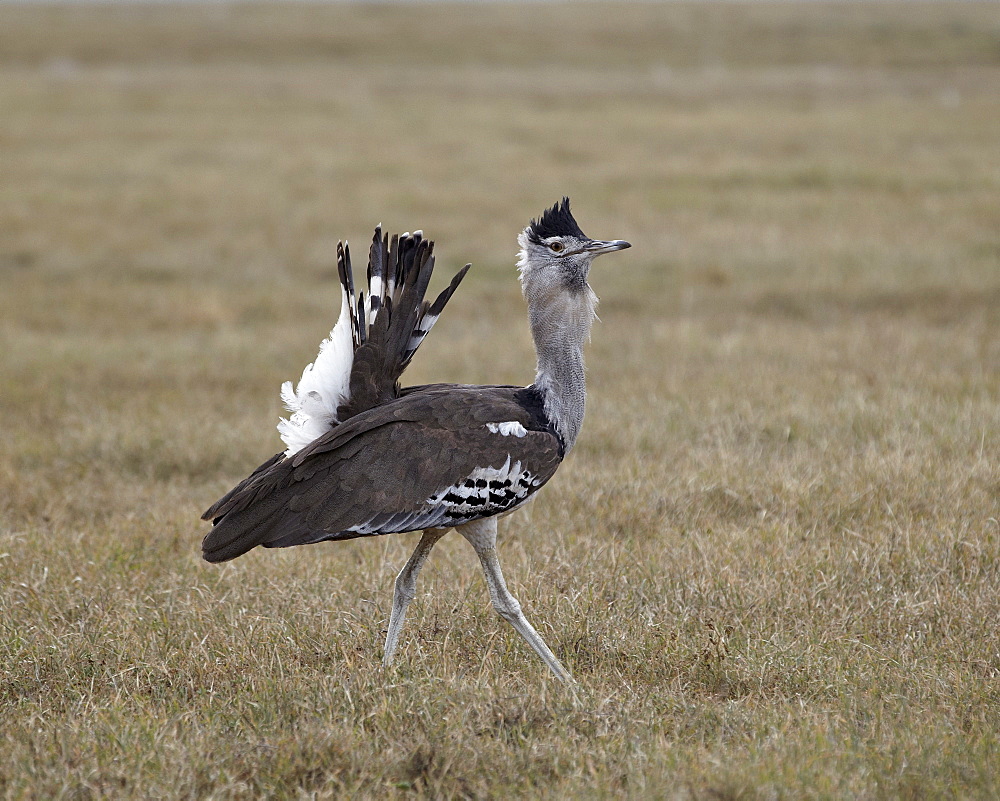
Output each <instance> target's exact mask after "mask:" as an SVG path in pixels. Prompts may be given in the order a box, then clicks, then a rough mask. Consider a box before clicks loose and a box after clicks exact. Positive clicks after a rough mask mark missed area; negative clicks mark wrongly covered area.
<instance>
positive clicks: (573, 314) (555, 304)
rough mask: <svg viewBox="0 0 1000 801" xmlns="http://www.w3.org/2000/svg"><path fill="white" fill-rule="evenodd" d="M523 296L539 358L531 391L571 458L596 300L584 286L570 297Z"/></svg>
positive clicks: (562, 292) (580, 414)
mask: <svg viewBox="0 0 1000 801" xmlns="http://www.w3.org/2000/svg"><path fill="white" fill-rule="evenodd" d="M525 295H526V297H527V299H528V321H529V323H530V324H531V334H532V337H533V338H534V340H535V352H536V353H537V355H538V369H537V372H536V374H535V386H536V387H537V388H538V389H539V390H541V392H542V396H543V398H544V403H545V414H546V415H547V416H548V418H549V420H551V421H552V424H553V425H554V426H555V428H556V430H557V431H558V432H559V435H560V436H561V437H562V439H563V444H564V445H565V448H566V452H567V453H569V451H570V450H571V449H572V448H573V445H574V443H575V442H576V438H577V436H578V435H579V433H580V428H581V427H582V426H583V414H584V409H585V407H586V403H587V384H586V376H585V373H584V365H583V343H584V342H586V341H587V340H588V339H589V338H590V326H591V323H593V321H594V318H595V316H596V315H595V311H594V310H595V307H596V305H597V296H596V295H594V293H593V292H592V291H591V289H590V287H589V286H586V285H584V288H583V289H582V290H574V291H571V292H568V291H566V290H565V289H560V291H557V292H531V291H530V288H528V287H526V291H525Z"/></svg>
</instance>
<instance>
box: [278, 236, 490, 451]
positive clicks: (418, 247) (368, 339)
mask: <svg viewBox="0 0 1000 801" xmlns="http://www.w3.org/2000/svg"><path fill="white" fill-rule="evenodd" d="M470 267H471V265H469V264H467V265H465V267H464V268H463V269H462V270H460V271H459V272H458V273H457V274H456V275H455V277H454V278H453V279H452V281H451V283H450V284H449V286H448V287H447V288H446V289H445V290H444V291H442V292H441V293H440V294H439V295H438V296H437V298H436V299H435V300H434V302H433V303H431V302H430V301H427V300H425V299H424V295H425V293H426V292H427V287H428V284H429V283H430V279H431V274H432V273H433V271H434V242H433V241H432V240H428V239H424V236H423V232H421V231H415V232H414V233H412V234H410V233H405V234H403V235H402V236H399V235H397V234H393V235H392V236H391V237H390V236H389V234H383V233H382V227H381V226H379V227H377V228H376V229H375V235H374V236H373V237H372V244H371V248H370V250H369V256H368V273H367V279H368V280H367V284H368V287H367V290H368V291H367V293H366V292H365V291H364V290H362V291H361V292H360V293H356V291H355V284H354V272H353V269H352V267H351V251H350V247H349V245H348V244H347V243H345V242H340V243H338V245H337V272H338V275H339V277H340V289H341V306H340V317H339V318H338V320H337V323H336V325H335V326H334V327H333V330H331V331H330V335H329V336H328V337H327V338H326V339H324V340H323V342H322V343H321V344H320V348H319V354H318V355H317V356H316V360H315V361H313V362H312V363H311V364H308V365H307V366H306V368H305V369H304V370H303V371H302V377H301V378H300V379H299V381H298V384H297V385H296V386H295V387H294V389H293V387H292V382H291V381H286V382H285V383H284V384H283V385H282V387H281V399H282V401H283V402H284V404H285V407H286V408H287V409H288V411H289V412H290V413H291V415H290V417H288V418H282V419H281V420H280V421H279V423H278V432H279V433H280V435H281V439H282V441H283V442H284V444H285V452H284V453H285V456H288V457H291V456H294V455H295V454H296V453H298V452H299V451H301V450H302V449H303V448H305V447H306V446H307V445H309V444H310V443H312V442H313V441H315V440H316V439H317V438H318V437H321V436H322V435H323V434H325V433H326V432H328V431H329V430H330V429H331V428H333V427H334V426H336V425H337V424H339V423H341V422H343V421H344V420H346V419H348V418H349V417H352V416H354V415H355V414H358V413H359V412H362V411H365V410H366V409H370V408H373V407H374V406H377V405H379V404H381V403H385V402H387V401H389V400H391V399H392V398H394V397H398V396H399V378H400V376H401V375H402V373H403V371H404V370H405V369H406V367H407V366H408V365H409V364H410V362H411V361H412V359H413V355H414V354H415V353H416V352H417V348H419V347H420V344H421V343H422V342H423V341H424V338H425V337H426V336H427V334H428V333H429V332H430V330H431V328H432V327H433V326H434V323H435V322H436V321H437V319H438V317H439V316H440V315H441V312H442V311H443V310H444V307H445V305H446V304H447V303H448V301H449V300H450V299H451V296H452V295H453V294H454V292H455V290H456V289H457V288H458V285H459V284H460V283H461V281H462V279H463V278H464V277H465V274H466V273H467V272H468V270H469V268H470Z"/></svg>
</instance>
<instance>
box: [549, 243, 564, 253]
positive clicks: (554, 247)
mask: <svg viewBox="0 0 1000 801" xmlns="http://www.w3.org/2000/svg"><path fill="white" fill-rule="evenodd" d="M549 249H550V250H551V251H552V252H553V253H561V252H562V249H563V243H562V242H549Z"/></svg>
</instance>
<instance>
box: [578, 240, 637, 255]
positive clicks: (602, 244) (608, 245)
mask: <svg viewBox="0 0 1000 801" xmlns="http://www.w3.org/2000/svg"><path fill="white" fill-rule="evenodd" d="M630 247H632V244H631V243H630V242H626V241H625V240H624V239H593V240H591V241H590V242H588V243H587V244H586V245H585V246H584V248H583V249H584V251H586V252H587V253H593V254H594V255H595V256H598V255H600V254H601V253H614V252H615V251H616V250H625V248H630Z"/></svg>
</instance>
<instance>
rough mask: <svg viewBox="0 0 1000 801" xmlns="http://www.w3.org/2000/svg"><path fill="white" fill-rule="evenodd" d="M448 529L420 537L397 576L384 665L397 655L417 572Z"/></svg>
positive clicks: (441, 529) (414, 595)
mask: <svg viewBox="0 0 1000 801" xmlns="http://www.w3.org/2000/svg"><path fill="white" fill-rule="evenodd" d="M447 530H448V529H445V528H429V529H427V530H426V531H425V532H424V533H423V535H422V536H421V537H420V542H418V543H417V547H416V549H415V550H414V551H413V555H412V556H410V558H409V561H407V563H406V564H405V565H403V569H402V570H400V571H399V575H398V576H396V589H395V591H394V592H393V594H392V614H390V615H389V631H388V632H387V633H386V635H385V650H384V651H383V652H382V667H389V665H390V664H391V663H392V658H393V657H394V656H395V655H396V646H397V645H399V632H400V631H402V630H403V621H404V620H405V619H406V608H407V607H408V606H409V605H410V601H412V600H413V599H414V598H415V597H416V594H417V574H418V573H419V572H420V568H422V567H423V566H424V562H426V561H427V557H428V556H430V553H431V548H433V547H434V544H435V543H436V542H437V541H438V540H439V539H441V538H442V537H443V536H444V535H445V533H446V532H447Z"/></svg>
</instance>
